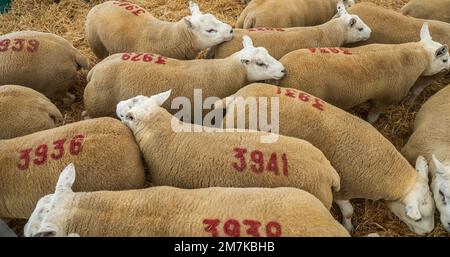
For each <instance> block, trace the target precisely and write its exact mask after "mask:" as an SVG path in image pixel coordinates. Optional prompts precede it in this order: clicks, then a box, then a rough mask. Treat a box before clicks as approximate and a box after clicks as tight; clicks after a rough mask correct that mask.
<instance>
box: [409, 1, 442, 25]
mask: <svg viewBox="0 0 450 257" xmlns="http://www.w3.org/2000/svg"><path fill="white" fill-rule="evenodd" d="M401 12H402V13H403V14H404V15H409V16H412V17H416V18H421V19H428V20H439V21H443V22H447V23H450V0H410V1H409V2H408V3H407V4H405V5H404V6H403V7H402V9H401Z"/></svg>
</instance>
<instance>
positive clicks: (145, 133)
mask: <svg viewBox="0 0 450 257" xmlns="http://www.w3.org/2000/svg"><path fill="white" fill-rule="evenodd" d="M170 93H171V92H170V91H167V92H163V93H160V94H157V95H154V96H152V97H145V96H137V97H134V98H131V99H128V100H124V101H121V102H120V103H119V104H118V105H117V116H118V117H119V118H120V119H121V120H122V122H123V123H125V124H126V125H127V126H128V127H129V128H130V129H131V130H132V131H133V132H134V135H135V138H136V141H137V142H138V144H139V147H140V149H141V152H142V154H143V156H144V160H145V162H146V163H147V165H148V167H149V170H150V181H152V185H156V186H161V185H165V186H175V187H181V188H203V187H211V186H220V187H285V186H286V187H296V188H300V189H303V190H305V191H308V192H309V193H312V194H313V195H314V196H316V197H317V198H318V199H319V200H321V201H322V202H323V203H324V205H325V207H327V208H328V209H329V208H330V207H331V204H332V191H333V190H336V191H338V190H339V176H338V175H337V173H336V171H335V170H334V168H333V167H332V166H331V165H330V162H329V161H328V160H327V159H326V158H325V156H324V155H323V154H322V152H321V151H320V150H318V149H317V148H315V147H314V146H313V145H311V144H310V143H308V142H306V141H303V140H300V139H296V138H289V137H282V136H281V137H280V136H276V137H275V138H272V139H270V138H269V137H271V136H275V135H273V134H268V133H263V132H256V131H253V132H248V131H247V132H246V131H244V132H242V133H239V132H238V133H232V132H233V131H228V130H225V131H223V132H224V133H220V132H214V133H211V131H210V129H211V128H208V127H203V126H200V125H192V124H188V123H183V122H180V121H179V120H178V119H177V118H175V117H174V116H172V115H171V114H170V113H169V112H168V111H167V110H166V109H164V108H162V107H160V106H161V105H162V104H163V103H164V102H165V101H166V100H167V99H168V98H169V97H170ZM191 125H192V126H191ZM180 128H181V129H180ZM186 129H188V130H186ZM191 129H193V130H194V131H195V132H196V133H192V130H191ZM265 137H267V138H265ZM269 140H270V141H269ZM155 149H158V151H155Z"/></svg>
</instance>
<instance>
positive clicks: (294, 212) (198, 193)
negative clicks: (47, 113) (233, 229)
mask: <svg viewBox="0 0 450 257" xmlns="http://www.w3.org/2000/svg"><path fill="white" fill-rule="evenodd" d="M63 194H64V196H61V197H60V198H59V200H57V201H56V203H55V206H56V208H54V209H50V212H49V213H48V216H47V215H42V216H43V217H42V218H43V221H44V222H45V223H44V222H42V223H41V222H38V223H29V224H27V226H26V227H25V235H26V236H34V235H36V234H37V235H39V234H41V235H45V234H49V231H48V230H46V229H45V225H49V224H52V225H56V226H57V227H58V228H59V230H58V233H57V234H54V235H56V236H66V235H69V234H70V233H76V234H79V235H80V236H83V237H92V236H100V237H103V236H164V237H166V236H169V237H174V236H176V237H178V236H184V237H186V236H188V237H210V236H212V233H211V232H208V227H207V224H205V223H203V221H204V220H205V219H218V220H219V222H220V223H219V224H218V226H217V227H216V229H217V236H219V237H225V236H227V234H225V232H224V231H225V230H224V225H225V222H227V221H228V220H235V222H239V223H240V229H239V236H250V235H248V232H246V231H247V229H248V228H249V227H248V225H244V221H245V220H254V221H257V222H260V223H261V224H260V226H259V228H258V231H257V233H258V234H259V235H260V236H263V237H265V236H267V232H266V225H267V224H269V223H270V222H277V223H278V224H280V227H281V236H287V237H289V236H314V237H317V236H331V237H347V236H349V234H348V232H347V231H346V230H345V229H344V228H343V227H342V226H341V225H340V224H339V223H338V222H337V221H336V220H335V219H334V218H333V216H331V214H330V213H329V211H328V210H327V209H326V208H325V207H324V206H323V204H322V203H321V202H320V201H319V200H318V199H317V198H315V197H314V196H312V195H311V194H309V193H307V192H305V191H302V190H299V189H294V188H277V189H267V188H247V189H243V188H206V189H190V190H188V189H178V188H173V187H153V188H147V189H143V190H131V191H122V192H106V191H103V192H94V193H75V194H74V193H72V192H70V193H69V192H65V193H63ZM47 197H54V196H47ZM43 200H45V198H43ZM38 208H39V206H38ZM38 208H37V209H36V211H35V213H36V215H37V216H39V214H37V211H38ZM37 216H36V217H37ZM47 217H48V218H47ZM30 221H33V219H30ZM247 222H248V221H247ZM232 226H233V225H232ZM41 228H43V229H41Z"/></svg>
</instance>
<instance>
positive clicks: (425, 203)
mask: <svg viewBox="0 0 450 257" xmlns="http://www.w3.org/2000/svg"><path fill="white" fill-rule="evenodd" d="M416 170H417V180H416V183H415V184H414V186H413V187H412V189H411V190H410V191H409V192H408V193H407V194H406V195H405V196H404V197H403V198H402V199H399V200H396V201H387V202H386V203H387V205H388V207H389V209H391V211H392V212H393V213H394V214H395V215H397V216H398V217H399V218H400V220H402V221H403V222H405V223H406V225H408V227H409V229H410V230H411V231H413V232H414V233H416V234H418V235H424V234H427V233H430V232H431V231H432V230H433V229H434V202H433V197H432V196H431V192H430V187H429V186H428V164H427V161H426V159H425V158H424V157H423V156H419V157H418V158H417V161H416Z"/></svg>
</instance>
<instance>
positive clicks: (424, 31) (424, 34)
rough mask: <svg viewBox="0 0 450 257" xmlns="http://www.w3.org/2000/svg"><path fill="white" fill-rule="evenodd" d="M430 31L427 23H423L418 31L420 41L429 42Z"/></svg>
mask: <svg viewBox="0 0 450 257" xmlns="http://www.w3.org/2000/svg"><path fill="white" fill-rule="evenodd" d="M431 40H432V37H431V35H430V30H429V28H428V22H424V23H423V25H422V28H421V29H420V41H431Z"/></svg>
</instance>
